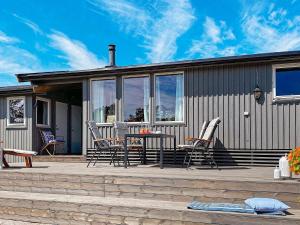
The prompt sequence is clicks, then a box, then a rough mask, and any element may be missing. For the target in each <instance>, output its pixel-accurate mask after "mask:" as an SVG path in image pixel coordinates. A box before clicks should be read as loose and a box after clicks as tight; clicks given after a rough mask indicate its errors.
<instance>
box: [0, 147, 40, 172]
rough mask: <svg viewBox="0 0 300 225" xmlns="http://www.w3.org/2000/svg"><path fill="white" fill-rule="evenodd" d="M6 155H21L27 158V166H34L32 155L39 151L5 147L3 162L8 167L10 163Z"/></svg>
mask: <svg viewBox="0 0 300 225" xmlns="http://www.w3.org/2000/svg"><path fill="white" fill-rule="evenodd" d="M5 155H14V156H19V157H24V159H25V165H26V167H27V168H31V167H32V160H31V158H32V156H34V155H37V152H35V151H29V150H19V149H9V148H4V149H3V159H2V160H3V164H4V167H6V168H8V167H9V164H8V162H7V160H6V158H5Z"/></svg>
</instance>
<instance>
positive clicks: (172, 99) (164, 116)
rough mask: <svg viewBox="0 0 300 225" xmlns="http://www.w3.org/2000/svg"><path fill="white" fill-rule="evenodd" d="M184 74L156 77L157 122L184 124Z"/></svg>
mask: <svg viewBox="0 0 300 225" xmlns="http://www.w3.org/2000/svg"><path fill="white" fill-rule="evenodd" d="M183 112H184V79H183V74H168V75H156V76H155V121H158V122H160V121H176V122H183Z"/></svg>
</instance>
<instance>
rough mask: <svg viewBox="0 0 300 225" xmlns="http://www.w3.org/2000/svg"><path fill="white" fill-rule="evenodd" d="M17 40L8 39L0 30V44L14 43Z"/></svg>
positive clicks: (13, 38)
mask: <svg viewBox="0 0 300 225" xmlns="http://www.w3.org/2000/svg"><path fill="white" fill-rule="evenodd" d="M16 42H19V40H18V39H17V38H15V37H9V36H7V34H5V33H4V32H2V31H1V30H0V43H16Z"/></svg>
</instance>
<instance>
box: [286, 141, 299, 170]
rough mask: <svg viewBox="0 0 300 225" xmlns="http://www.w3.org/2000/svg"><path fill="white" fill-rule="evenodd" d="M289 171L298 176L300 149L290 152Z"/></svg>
mask: <svg viewBox="0 0 300 225" xmlns="http://www.w3.org/2000/svg"><path fill="white" fill-rule="evenodd" d="M288 161H289V166H290V171H291V172H292V173H294V174H296V175H298V174H300V147H296V148H295V149H293V150H291V151H290V152H289V155H288Z"/></svg>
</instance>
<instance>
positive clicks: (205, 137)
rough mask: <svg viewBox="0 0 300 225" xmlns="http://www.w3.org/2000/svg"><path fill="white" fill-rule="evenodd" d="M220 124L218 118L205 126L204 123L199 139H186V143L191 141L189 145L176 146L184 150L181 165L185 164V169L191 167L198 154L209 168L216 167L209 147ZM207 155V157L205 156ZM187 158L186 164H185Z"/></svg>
mask: <svg viewBox="0 0 300 225" xmlns="http://www.w3.org/2000/svg"><path fill="white" fill-rule="evenodd" d="M220 122H221V120H220V118H219V117H218V118H215V119H213V120H211V121H210V122H209V124H208V125H207V123H206V122H204V123H203V126H202V129H201V132H200V134H199V138H188V139H187V140H188V141H191V142H192V144H190V145H178V146H177V147H178V149H179V150H185V151H186V153H185V157H184V162H183V165H185V164H187V168H188V167H189V166H190V165H191V160H192V158H193V157H194V156H195V155H196V154H197V153H198V154H199V153H202V155H203V156H204V157H205V159H206V160H207V161H208V163H209V164H210V165H211V167H213V166H216V167H218V165H217V163H216V161H215V160H214V158H213V156H212V154H211V152H210V151H209V149H208V148H209V145H210V143H211V141H212V140H213V136H214V132H215V130H216V129H217V127H218V124H219V123H220ZM206 155H208V157H207V156H206ZM187 158H189V159H188V162H187Z"/></svg>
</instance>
